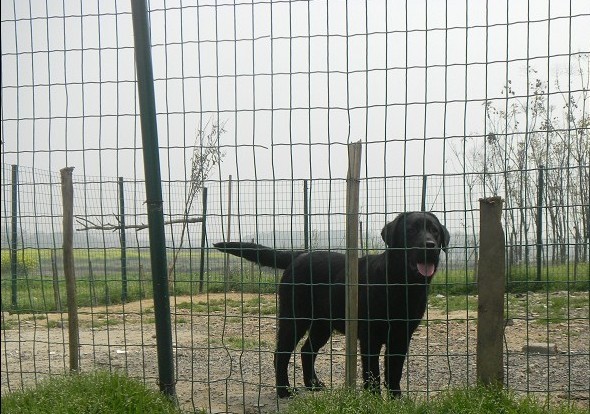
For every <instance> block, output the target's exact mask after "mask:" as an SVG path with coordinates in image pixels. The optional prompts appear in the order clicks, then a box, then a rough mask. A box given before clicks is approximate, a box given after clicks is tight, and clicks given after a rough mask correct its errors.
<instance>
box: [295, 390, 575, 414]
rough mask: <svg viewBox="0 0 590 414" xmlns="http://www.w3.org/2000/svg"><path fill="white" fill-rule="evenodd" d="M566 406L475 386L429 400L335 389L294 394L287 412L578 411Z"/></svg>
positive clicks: (509, 413)
mask: <svg viewBox="0 0 590 414" xmlns="http://www.w3.org/2000/svg"><path fill="white" fill-rule="evenodd" d="M582 412H585V411H583V410H582V409H577V408H575V407H568V406H566V405H562V404H560V405H558V404H552V405H550V406H549V407H548V406H547V405H542V404H540V403H538V402H537V401H535V400H533V399H531V398H519V397H517V396H515V395H514V394H513V393H510V392H508V391H504V390H502V389H499V388H484V387H477V388H472V389H466V390H450V391H446V392H442V393H440V394H438V395H436V396H434V397H432V398H430V400H429V401H417V400H412V399H408V398H401V399H398V400H391V399H383V398H382V397H381V396H377V395H374V394H371V393H368V392H364V391H362V392H354V391H350V390H337V391H332V392H329V391H327V392H322V393H305V394H303V395H301V396H298V397H295V398H294V399H293V401H292V402H291V403H290V404H289V406H288V407H287V410H286V413H287V414H291V413H293V414H294V413H297V414H308V413H309V414H312V413H313V414H316V413H317V414H345V413H355V414H356V413H359V414H369V413H372V414H373V413H374V414H431V413H432V414H435V413H436V414H512V413H514V414H517V413H518V414H549V413H555V414H566V413H571V414H578V413H580V414H581V413H582Z"/></svg>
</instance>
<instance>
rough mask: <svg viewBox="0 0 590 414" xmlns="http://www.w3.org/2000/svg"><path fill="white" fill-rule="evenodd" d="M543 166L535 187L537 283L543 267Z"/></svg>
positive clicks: (540, 168) (540, 167)
mask: <svg viewBox="0 0 590 414" xmlns="http://www.w3.org/2000/svg"><path fill="white" fill-rule="evenodd" d="M543 168H544V167H543V166H542V165H539V184H538V186H537V282H540V281H541V266H542V265H543V190H544V189H543V185H544V180H543Z"/></svg>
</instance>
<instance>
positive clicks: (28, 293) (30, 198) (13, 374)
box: [1, 165, 590, 410]
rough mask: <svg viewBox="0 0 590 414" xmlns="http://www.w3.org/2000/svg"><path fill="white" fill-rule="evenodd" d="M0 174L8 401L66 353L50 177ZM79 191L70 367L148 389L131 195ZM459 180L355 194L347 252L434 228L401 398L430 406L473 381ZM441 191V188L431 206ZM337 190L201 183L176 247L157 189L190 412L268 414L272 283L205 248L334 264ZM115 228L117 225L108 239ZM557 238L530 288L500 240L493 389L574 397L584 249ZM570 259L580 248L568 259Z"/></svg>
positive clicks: (335, 350) (177, 190)
mask: <svg viewBox="0 0 590 414" xmlns="http://www.w3.org/2000/svg"><path fill="white" fill-rule="evenodd" d="M3 168H4V174H3V177H15V176H16V177H17V180H16V181H11V182H3V185H2V191H3V193H2V196H3V197H2V199H3V207H2V208H3V212H2V228H3V234H4V235H5V237H3V241H2V279H1V281H2V312H3V313H2V315H3V319H2V328H3V330H2V346H3V349H2V358H3V364H2V375H3V381H2V383H3V384H4V385H3V387H4V391H8V390H14V389H20V388H21V387H23V386H26V385H27V384H32V383H34V382H37V381H39V380H40V379H41V378H45V377H47V376H51V375H58V374H62V373H63V372H65V371H67V370H68V367H67V360H68V351H67V343H68V341H67V324H66V322H67V317H66V315H67V314H66V313H65V312H66V306H65V304H66V297H65V292H66V289H65V280H64V277H63V267H62V255H61V243H62V235H61V214H62V206H61V198H60V195H61V194H60V192H61V191H60V184H59V177H58V174H56V173H52V172H48V171H42V170H35V169H30V168H24V167H20V168H17V170H18V174H16V175H14V174H8V172H9V171H10V172H12V171H13V167H12V166H8V165H4V166H3ZM537 173H538V171H532V172H531V174H537ZM550 173H551V171H546V172H545V174H550ZM81 178H82V180H80V179H78V178H77V176H76V174H74V195H75V198H74V206H75V208H74V215H75V218H76V223H75V229H76V230H77V231H76V237H75V241H74V246H75V247H74V257H75V267H76V279H77V280H76V283H77V292H78V293H77V294H78V305H79V306H80V309H79V313H80V337H81V341H80V344H81V345H80V346H81V348H80V366H81V369H82V370H90V369H96V368H108V369H123V370H125V371H127V372H128V373H129V374H131V375H133V376H137V377H140V378H143V380H144V381H146V382H148V383H149V382H152V383H153V381H156V379H157V374H156V366H155V364H154V363H153V361H154V355H155V346H156V345H155V331H154V314H153V312H154V309H153V302H152V279H151V277H152V275H151V269H150V266H149V249H148V248H149V240H148V237H147V235H145V234H143V233H142V232H145V231H147V230H146V229H144V228H143V224H144V223H145V212H144V206H143V200H144V198H145V194H144V189H143V186H142V184H143V183H141V182H132V181H126V180H124V179H123V180H120V179H117V178H113V179H106V180H105V179H102V180H100V181H98V180H92V179H88V178H86V179H83V178H84V177H81ZM464 180H465V177H464V176H463V175H456V176H452V175H451V176H427V177H425V176H415V177H389V178H387V179H365V180H362V182H361V197H360V200H361V203H360V205H361V208H360V209H361V213H360V227H361V228H360V229H359V230H360V233H359V234H360V237H359V239H360V245H359V249H360V250H359V253H360V254H361V255H364V254H368V253H376V252H379V251H381V250H382V249H383V242H382V240H381V236H380V230H381V227H382V226H383V225H384V223H385V222H386V221H390V220H391V219H393V218H394V217H395V216H396V215H397V214H398V213H399V212H402V211H406V210H420V208H421V206H423V205H426V206H427V209H428V210H429V211H433V212H435V214H437V215H438V216H439V217H440V218H441V220H442V221H443V222H444V223H445V224H446V226H447V228H448V229H449V231H450V234H451V242H450V248H449V250H448V252H447V254H446V255H445V256H444V258H443V264H442V265H441V268H444V271H442V272H440V273H439V274H438V275H437V276H436V278H435V280H434V281H433V283H432V285H431V293H430V306H429V309H428V314H427V316H426V320H427V321H426V322H424V323H423V325H422V326H421V327H420V328H419V330H418V332H417V333H416V337H415V340H414V341H413V342H412V346H411V353H410V355H409V357H408V364H407V366H406V369H405V371H404V372H405V374H404V375H405V377H404V378H405V379H406V386H407V392H409V393H417V394H422V393H426V395H429V394H430V393H431V392H437V391H439V390H442V389H446V388H448V387H453V386H455V387H463V386H468V385H470V384H474V383H475V382H476V379H475V356H476V344H475V342H476V340H477V336H476V333H475V328H476V325H477V312H476V310H477V271H476V269H477V260H478V248H479V234H478V229H479V210H478V209H476V208H475V207H474V206H471V205H470V206H465V205H464V204H463V203H464V200H470V201H469V203H470V204H471V202H472V201H471V200H472V199H477V198H479V197H480V196H483V189H482V187H479V190H478V189H477V188H475V187H472V188H470V189H469V190H468V191H469V193H467V192H466V191H465V190H464V189H465V188H466V187H464V186H463V185H462V184H461V183H462V182H463V181H464ZM443 181H444V186H445V188H446V189H447V190H446V191H445V194H442V195H441V194H440V192H439V191H438V189H439V188H440V186H441V183H442V182H443ZM121 183H123V185H121ZM345 184H346V183H345V180H311V181H307V180H283V181H260V182H257V181H252V180H246V181H244V182H242V181H236V180H231V181H230V180H224V181H212V182H210V183H208V184H207V191H206V198H207V199H206V202H205V203H204V202H203V195H204V193H203V194H201V195H200V196H199V200H197V201H196V202H195V203H194V206H195V211H194V212H191V214H190V217H188V219H191V218H198V219H199V221H198V222H195V223H188V224H187V225H188V226H189V227H188V231H186V232H185V235H184V236H183V237H184V238H185V239H184V240H183V241H181V234H182V226H183V224H182V223H181V222H182V221H183V220H185V219H187V217H186V216H185V208H184V207H185V206H184V204H185V195H186V189H187V185H186V183H180V182H172V183H165V184H164V188H165V191H164V192H163V193H164V194H165V195H166V199H165V205H166V206H169V208H168V209H166V213H165V216H166V221H167V222H174V221H179V222H176V223H174V224H168V225H167V226H166V227H167V246H168V249H169V255H168V258H169V269H170V268H171V264H172V260H173V257H174V253H176V252H178V254H177V258H176V262H175V265H174V269H173V270H171V273H170V286H169V288H170V293H171V301H172V320H173V330H174V332H173V338H174V344H175V347H174V350H175V354H174V355H175V356H174V361H175V366H176V367H177V370H176V381H177V387H178V394H179V396H180V397H181V398H185V399H186V401H187V402H188V401H190V403H191V404H192V405H194V406H195V407H196V408H199V407H203V406H210V407H213V408H215V407H218V408H219V407H222V406H225V407H234V408H233V409H236V408H235V407H245V406H248V405H249V404H250V405H251V404H252V401H253V400H256V401H259V404H261V407H262V408H260V407H259V408H260V409H261V410H263V409H270V408H271V406H272V407H275V408H276V407H278V406H277V404H278V403H277V402H276V400H274V399H273V398H270V397H269V395H274V383H273V381H272V379H271V378H272V376H269V375H268V374H269V372H272V362H271V361H272V353H273V348H274V330H275V328H274V326H275V323H276V320H275V318H276V316H275V315H276V309H277V297H276V291H277V282H278V280H279V278H280V274H279V273H278V271H275V270H272V269H268V268H260V267H259V266H256V265H252V264H250V263H248V262H242V261H240V260H239V259H236V258H233V259H231V260H230V261H229V264H227V263H226V261H225V258H224V256H223V255H222V254H221V253H219V252H217V251H216V250H215V249H212V247H211V246H212V244H213V243H214V242H217V241H222V240H228V238H229V239H230V240H243V241H255V242H258V243H261V244H264V245H268V246H273V247H276V248H280V249H304V248H305V246H307V248H308V249H310V250H333V251H343V249H344V248H345V244H344V240H345V232H344V221H345V215H346V213H345V206H344V204H343V201H342V200H343V199H344V191H345ZM14 185H16V188H17V190H16V192H14V191H13V189H14ZM450 189H453V191H451V190H450ZM305 191H307V193H306V192H305ZM11 194H18V198H17V203H16V205H17V209H16V210H13V209H12V208H11V207H12V206H13V203H11V200H12V198H11ZM306 194H307V195H306ZM122 199H124V202H123V203H122V202H121V200H122ZM122 204H124V207H125V211H122V210H121V205H122ZM205 205H206V208H205V207H204V206H205ZM197 206H198V207H199V208H197ZM505 207H506V208H505V209H504V214H503V223H504V227H505V229H510V228H511V227H510V226H511V223H510V222H509V220H510V218H511V213H510V212H509V211H508V208H510V207H509V206H505ZM536 208H537V206H534V205H533V206H531V207H527V209H528V212H527V211H525V212H521V214H523V215H530V216H534V214H533V213H534V211H536ZM556 208H561V207H556ZM576 208H580V206H575V205H573V206H570V207H569V210H568V209H566V210H565V215H566V216H567V217H578V216H577V214H579V211H577V212H574V210H575V209H576ZM550 209H551V207H544V212H545V216H546V217H550V216H551V213H550ZM203 210H206V213H207V214H206V216H203ZM122 213H123V214H124V215H125V218H124V220H122V218H121V214H122ZM123 221H124V222H125V223H126V225H127V226H129V227H128V228H126V229H123V228H117V226H120V223H121V222H123ZM189 221H190V220H189ZM15 224H16V228H15V229H12V228H11V227H12V226H13V225H15ZM567 224H568V226H570V228H571V226H572V225H573V224H572V223H570V222H568V223H567ZM136 226H138V227H139V228H137V227H136ZM203 226H204V227H205V234H206V237H205V238H204V239H202V230H203ZM306 226H307V228H308V230H307V231H306V230H305V228H306ZM14 230H16V232H15V231H14ZM122 233H126V236H125V237H122ZM14 234H16V235H17V238H16V250H13V248H14V244H13V239H12V235H14ZM569 234H570V237H568V238H566V239H565V243H566V246H567V249H568V254H567V255H566V259H567V260H565V261H561V260H560V256H559V255H555V256H553V255H552V254H551V252H552V250H553V248H554V246H556V245H557V246H559V245H560V244H561V243H562V242H563V240H562V241H558V240H554V239H552V233H545V232H544V233H543V239H542V243H541V244H542V247H541V252H542V257H541V273H540V277H539V273H538V270H539V269H538V267H537V257H536V254H537V253H538V247H539V245H538V243H537V239H536V236H537V231H536V230H535V228H534V224H531V229H530V231H529V233H528V234H524V235H522V239H523V240H526V241H527V242H526V243H525V244H518V243H517V244H514V245H513V244H511V243H510V232H509V231H506V238H507V241H508V243H507V245H506V248H507V250H506V251H507V258H509V257H512V256H516V255H515V254H513V253H511V251H512V250H513V249H519V251H520V252H526V253H521V254H520V256H519V257H521V258H520V259H519V260H512V261H511V260H507V269H506V274H507V283H506V290H507V295H506V298H505V312H506V333H505V345H504V354H505V364H506V366H505V369H506V379H505V382H506V384H507V386H508V387H509V388H511V389H514V390H518V391H525V392H533V393H537V392H538V393H542V395H546V394H547V395H552V396H560V397H567V398H569V399H572V400H574V401H578V400H581V401H583V400H584V398H585V397H584V396H585V395H586V394H587V393H588V388H589V387H588V382H587V378H586V376H584V375H581V373H583V372H587V367H588V361H589V357H590V349H588V346H587V338H588V324H589V317H588V300H589V299H588V290H589V289H588V288H589V283H590V282H589V278H588V272H589V269H588V261H587V256H586V255H587V249H588V243H587V242H584V243H581V244H580V243H579V240H577V239H576V237H575V233H574V232H569ZM123 240H124V241H125V243H124V244H123V243H122V241H123ZM203 240H204V245H203V244H202V241H203ZM575 249H579V250H578V253H576V254H574V251H575ZM202 255H203V260H201V257H202ZM11 257H13V258H16V266H12V262H11ZM574 257H575V258H577V261H574V260H572V258H574ZM524 258H528V259H527V260H523V259H524ZM228 266H229V267H228ZM342 341H343V338H342V337H339V336H334V337H333V339H332V340H331V342H330V343H329V345H327V346H326V348H327V349H325V350H324V351H323V352H324V353H325V354H326V355H324V356H320V357H319V358H318V360H321V359H322V358H326V359H328V360H329V361H332V363H331V364H330V365H324V364H325V362H324V363H322V362H320V367H319V369H324V370H327V371H328V372H329V377H330V383H331V384H332V385H333V386H339V385H338V384H341V381H342V375H341V374H342V373H341V371H342V370H343V367H342V364H343V359H344V351H343V342H342ZM531 344H532V345H535V344H536V346H539V345H538V344H544V347H545V348H543V349H544V351H542V352H540V353H531V352H529V351H528V347H529V346H530V345H531ZM535 352H539V351H535ZM326 362H327V361H326ZM228 364H229V365H228ZM339 364H340V365H339ZM297 365H298V362H295V366H297ZM297 369H298V368H295V370H296V371H295V373H294V374H293V375H294V376H295V378H297V375H298V374H297ZM424 372H426V373H427V375H426V376H423V374H424ZM236 396H239V398H238V397H236ZM273 401H274V402H273ZM257 404H258V403H257ZM264 407H266V408H264Z"/></svg>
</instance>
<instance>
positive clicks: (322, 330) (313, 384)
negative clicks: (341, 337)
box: [301, 321, 332, 390]
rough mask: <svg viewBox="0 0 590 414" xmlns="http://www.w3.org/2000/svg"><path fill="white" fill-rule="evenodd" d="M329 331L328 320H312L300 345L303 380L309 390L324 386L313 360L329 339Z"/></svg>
mask: <svg viewBox="0 0 590 414" xmlns="http://www.w3.org/2000/svg"><path fill="white" fill-rule="evenodd" d="M331 333H332V332H331V329H330V322H329V321H313V322H312V323H311V327H310V328H309V335H308V337H307V340H306V341H305V343H304V344H303V346H302V347H301V366H302V369H303V382H304V384H305V386H306V387H307V389H309V390H318V389H322V388H324V387H325V385H324V383H323V382H321V381H320V380H319V378H318V376H317V374H316V372H315V360H316V358H317V356H318V352H319V350H320V349H321V348H322V347H323V346H324V345H326V342H328V339H330V335H331Z"/></svg>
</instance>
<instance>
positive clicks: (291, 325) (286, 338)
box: [274, 318, 309, 398]
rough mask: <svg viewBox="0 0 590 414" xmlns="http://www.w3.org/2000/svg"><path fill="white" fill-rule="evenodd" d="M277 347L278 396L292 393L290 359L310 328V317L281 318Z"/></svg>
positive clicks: (275, 357)
mask: <svg viewBox="0 0 590 414" xmlns="http://www.w3.org/2000/svg"><path fill="white" fill-rule="evenodd" d="M278 323H279V325H278V330H277V348H276V350H275V355H274V365H275V376H276V385H277V396H278V397H279V398H286V397H290V396H291V395H292V393H291V386H290V385H289V372H288V371H289V361H290V360H291V354H292V353H293V351H294V350H295V347H296V346H297V344H298V343H299V341H300V340H301V338H303V336H304V335H305V332H307V329H308V328H309V319H293V318H279V322H278Z"/></svg>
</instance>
